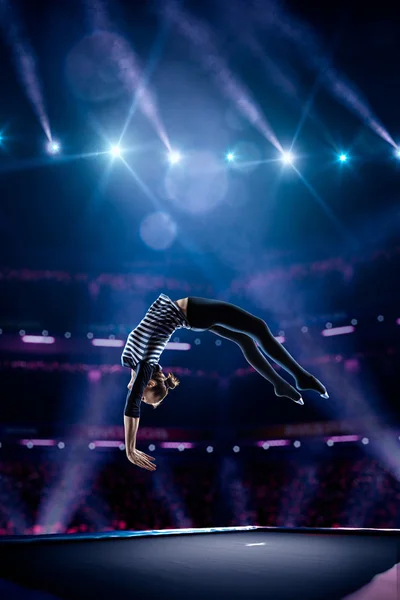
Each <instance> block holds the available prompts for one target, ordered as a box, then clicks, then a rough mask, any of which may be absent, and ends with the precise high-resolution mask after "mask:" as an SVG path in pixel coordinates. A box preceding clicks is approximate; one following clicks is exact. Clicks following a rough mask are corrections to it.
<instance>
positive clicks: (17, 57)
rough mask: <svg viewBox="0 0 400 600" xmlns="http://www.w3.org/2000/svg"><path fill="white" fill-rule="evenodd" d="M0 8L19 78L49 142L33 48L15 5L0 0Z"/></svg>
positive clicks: (47, 122) (4, 29) (49, 135)
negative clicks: (24, 36) (24, 37)
mask: <svg viewBox="0 0 400 600" xmlns="http://www.w3.org/2000/svg"><path fill="white" fill-rule="evenodd" d="M0 9H1V24H2V27H3V32H4V36H5V38H6V40H7V42H8V45H9V47H10V49H11V51H12V54H13V58H14V64H15V67H16V69H17V72H18V75H19V78H20V80H21V83H22V84H23V86H24V89H25V93H26V95H27V96H28V98H29V100H30V102H31V104H32V107H33V110H34V112H35V113H36V116H37V117H38V119H39V122H40V124H41V126H42V128H43V131H44V133H45V135H46V137H47V139H48V140H49V142H51V131H50V124H49V119H48V117H47V113H46V108H45V103H44V98H43V94H42V90H41V86H40V83H39V76H38V73H37V68H36V57H35V54H34V51H33V48H32V47H31V45H30V44H29V42H28V41H27V39H23V35H22V27H21V23H20V21H19V19H18V16H17V14H16V10H15V5H14V6H13V7H12V6H11V2H9V0H0Z"/></svg>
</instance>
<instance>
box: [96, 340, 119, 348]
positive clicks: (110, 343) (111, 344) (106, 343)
mask: <svg viewBox="0 0 400 600" xmlns="http://www.w3.org/2000/svg"><path fill="white" fill-rule="evenodd" d="M92 344H93V346H102V347H104V348H121V347H122V346H124V345H125V342H124V341H123V340H110V339H102V338H94V339H93V340H92Z"/></svg>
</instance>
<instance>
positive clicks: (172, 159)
mask: <svg viewBox="0 0 400 600" xmlns="http://www.w3.org/2000/svg"><path fill="white" fill-rule="evenodd" d="M168 160H169V163H170V164H171V165H176V164H177V163H178V162H180V161H181V160H182V157H181V155H180V154H179V152H177V151H176V150H172V151H171V152H170V153H169V154H168Z"/></svg>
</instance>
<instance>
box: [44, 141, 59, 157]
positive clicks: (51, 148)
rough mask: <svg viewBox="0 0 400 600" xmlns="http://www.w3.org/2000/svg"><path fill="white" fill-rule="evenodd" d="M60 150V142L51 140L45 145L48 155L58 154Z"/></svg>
mask: <svg viewBox="0 0 400 600" xmlns="http://www.w3.org/2000/svg"><path fill="white" fill-rule="evenodd" d="M60 150H61V145H60V142H57V141H55V140H52V141H51V142H49V143H48V144H47V152H48V153H49V154H58V153H59V152H60Z"/></svg>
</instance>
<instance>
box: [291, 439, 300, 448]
mask: <svg viewBox="0 0 400 600" xmlns="http://www.w3.org/2000/svg"><path fill="white" fill-rule="evenodd" d="M293 446H294V447H295V448H300V446H301V442H299V441H298V440H296V441H295V442H293Z"/></svg>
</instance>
